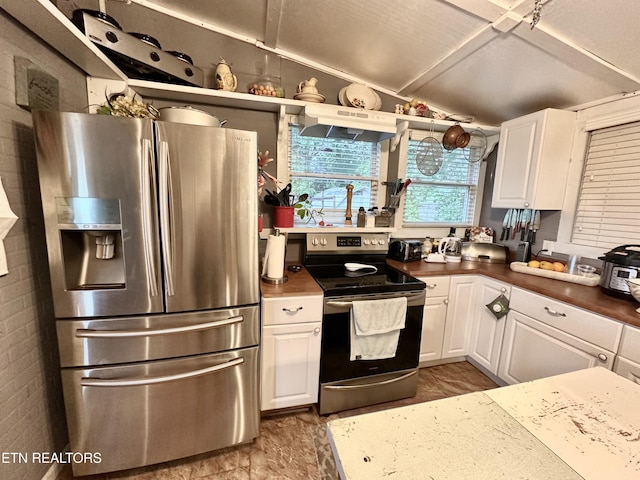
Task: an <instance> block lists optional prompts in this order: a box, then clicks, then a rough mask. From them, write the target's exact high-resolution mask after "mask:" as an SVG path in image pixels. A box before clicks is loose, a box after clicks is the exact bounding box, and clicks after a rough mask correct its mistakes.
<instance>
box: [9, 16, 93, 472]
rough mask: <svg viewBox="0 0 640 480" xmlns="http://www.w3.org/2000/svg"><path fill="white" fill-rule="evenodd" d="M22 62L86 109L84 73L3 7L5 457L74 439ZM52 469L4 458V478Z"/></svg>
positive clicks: (65, 104)
mask: <svg viewBox="0 0 640 480" xmlns="http://www.w3.org/2000/svg"><path fill="white" fill-rule="evenodd" d="M14 56H20V57H25V58H28V59H29V60H31V62H33V63H34V64H36V65H37V66H38V67H40V68H41V69H42V70H44V71H46V72H47V73H49V74H50V75H53V76H54V77H56V78H57V79H58V81H59V86H60V109H61V110H67V111H83V110H84V108H85V106H86V102H87V101H86V84H85V77H84V74H83V72H81V71H80V70H78V69H76V68H75V67H74V66H72V65H71V64H69V63H68V62H67V61H66V60H65V59H64V58H62V57H61V56H60V55H58V54H57V53H56V52H55V51H53V50H52V49H50V48H49V47H48V46H47V45H46V44H44V43H43V42H42V41H40V40H39V39H38V38H37V37H36V36H34V35H33V34H31V33H30V32H29V31H28V30H26V29H24V28H23V27H22V26H21V25H20V24H19V23H17V22H15V21H14V20H13V18H12V17H10V16H9V15H7V14H6V12H4V10H2V9H0V177H2V183H3V185H4V188H5V191H6V192H7V197H8V199H9V203H10V205H11V208H12V210H13V211H14V212H15V214H16V215H17V216H18V217H19V220H18V221H17V223H16V224H15V225H14V227H13V229H12V230H11V232H10V233H9V235H8V236H7V238H6V239H5V242H4V244H5V250H6V253H7V263H8V268H9V274H8V275H5V276H2V277H0V453H2V452H19V453H26V454H28V455H29V458H30V457H31V453H32V452H60V451H62V449H63V448H64V447H65V446H66V445H67V444H68V436H67V429H66V422H65V415H64V405H63V399H62V388H61V382H60V375H59V369H58V350H57V345H56V339H55V325H54V321H53V305H52V301H51V294H50V287H49V277H48V275H49V273H48V267H47V261H46V247H45V239H44V228H43V224H42V212H41V207H40V197H39V195H40V193H39V188H38V176H37V167H36V159H35V146H34V140H33V130H32V128H31V114H30V113H29V112H28V111H27V110H24V109H22V108H21V107H19V106H17V105H16V103H15V80H14V78H15V76H14ZM50 467H51V466H50V465H46V464H37V463H32V462H27V463H21V462H4V461H2V460H0V478H2V479H3V480H14V479H15V480H18V479H20V480H24V479H40V478H42V477H43V476H44V475H45V474H46V472H47V471H48V470H49V468H50Z"/></svg>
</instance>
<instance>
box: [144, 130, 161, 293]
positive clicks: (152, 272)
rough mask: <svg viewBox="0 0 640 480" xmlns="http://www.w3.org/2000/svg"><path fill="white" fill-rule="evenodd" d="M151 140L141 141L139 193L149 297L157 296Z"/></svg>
mask: <svg viewBox="0 0 640 480" xmlns="http://www.w3.org/2000/svg"><path fill="white" fill-rule="evenodd" d="M152 148H153V147H152V143H151V140H150V139H148V138H145V139H143V140H142V162H141V166H140V167H141V170H142V171H141V172H140V173H141V175H140V182H141V185H140V191H141V192H142V236H143V238H144V244H145V247H146V248H145V257H144V260H145V266H146V270H147V278H148V280H149V286H150V288H151V296H152V297H156V296H158V279H157V276H156V275H157V274H156V264H155V261H154V258H153V252H154V251H155V250H154V246H153V241H152V235H151V231H152V228H151V218H152V215H153V212H152V207H151V202H152V200H151V198H152V192H151V188H152V187H151V185H152V183H151V179H152V177H153V175H152V172H151V171H150V170H151V169H152V168H153V161H152V157H151V152H152Z"/></svg>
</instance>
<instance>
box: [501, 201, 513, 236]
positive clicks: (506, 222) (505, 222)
mask: <svg viewBox="0 0 640 480" xmlns="http://www.w3.org/2000/svg"><path fill="white" fill-rule="evenodd" d="M510 218H511V209H508V210H507V213H505V214H504V219H503V220H502V233H501V234H500V240H501V241H502V240H504V235H505V233H506V232H507V227H508V225H509V219H510ZM508 236H509V234H508V233H507V237H508Z"/></svg>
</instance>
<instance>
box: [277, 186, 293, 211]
mask: <svg viewBox="0 0 640 480" xmlns="http://www.w3.org/2000/svg"><path fill="white" fill-rule="evenodd" d="M290 196H291V183H287V185H286V186H285V187H284V188H283V189H282V190H280V192H279V193H278V197H277V198H278V200H280V205H282V206H285V207H290V206H291V198H290Z"/></svg>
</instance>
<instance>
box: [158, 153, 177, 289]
mask: <svg viewBox="0 0 640 480" xmlns="http://www.w3.org/2000/svg"><path fill="white" fill-rule="evenodd" d="M158 153H159V156H160V162H159V164H160V172H159V176H160V181H159V183H160V223H161V239H162V253H163V255H164V261H165V269H164V271H165V282H166V286H167V295H168V296H170V297H171V296H173V295H175V289H174V287H173V242H172V240H173V224H172V213H173V209H172V208H171V204H172V202H171V189H172V182H171V168H170V165H169V164H170V159H169V144H168V143H167V142H166V141H162V142H160V145H159V152H158Z"/></svg>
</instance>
